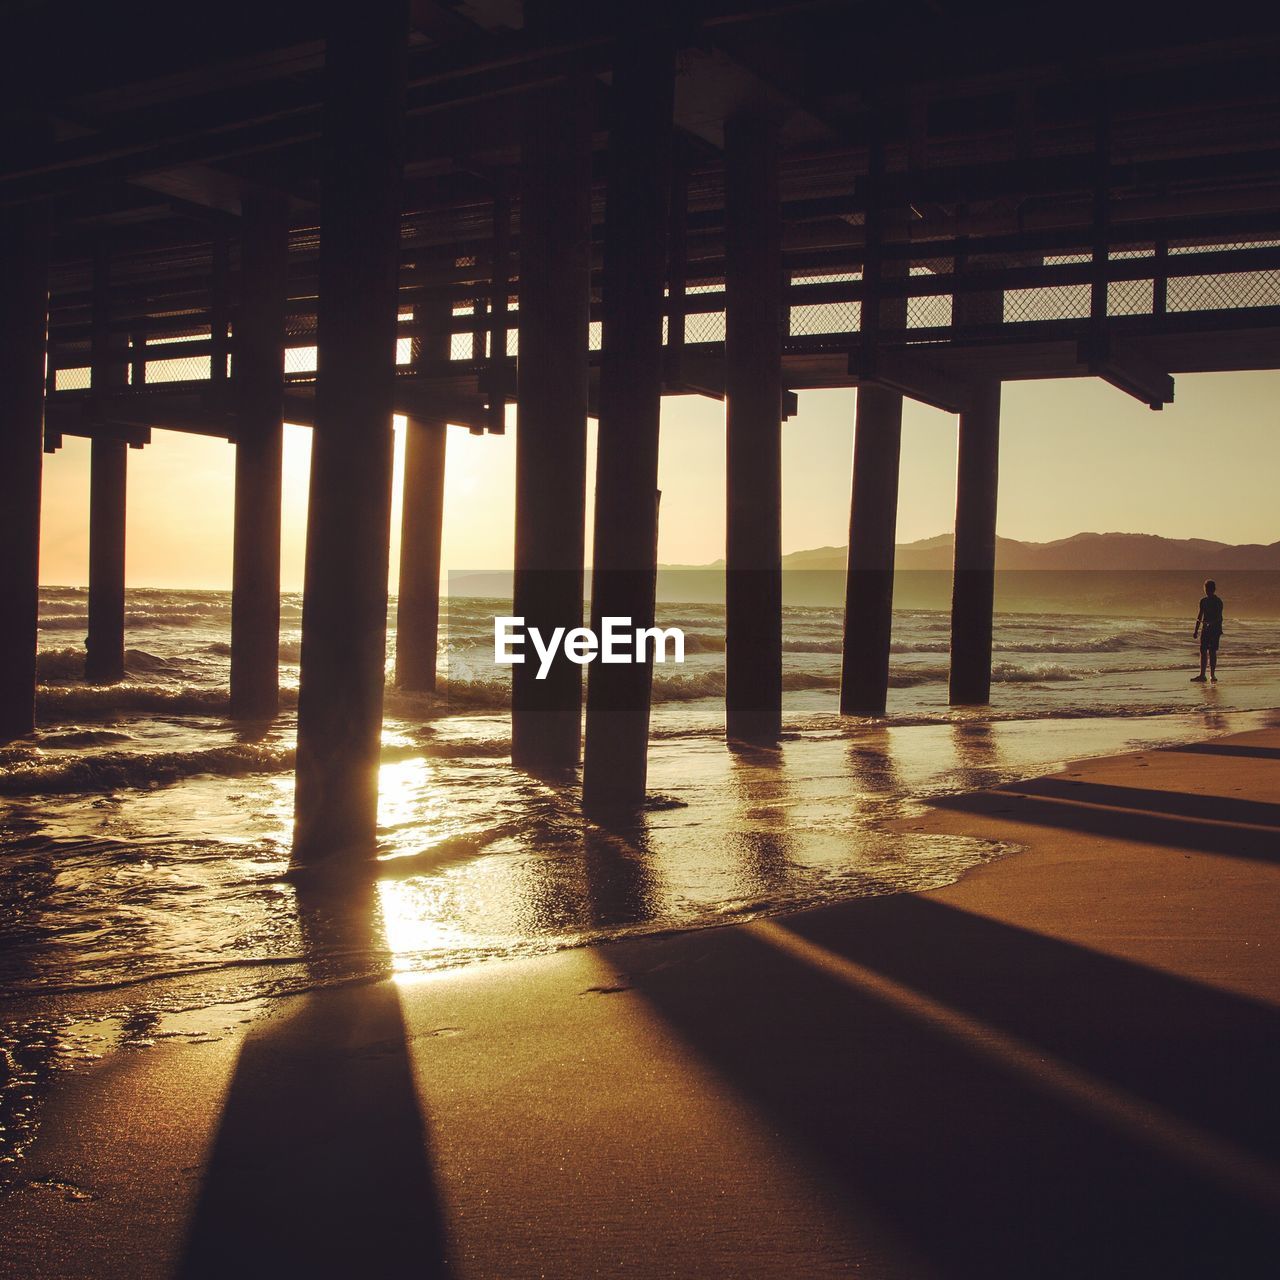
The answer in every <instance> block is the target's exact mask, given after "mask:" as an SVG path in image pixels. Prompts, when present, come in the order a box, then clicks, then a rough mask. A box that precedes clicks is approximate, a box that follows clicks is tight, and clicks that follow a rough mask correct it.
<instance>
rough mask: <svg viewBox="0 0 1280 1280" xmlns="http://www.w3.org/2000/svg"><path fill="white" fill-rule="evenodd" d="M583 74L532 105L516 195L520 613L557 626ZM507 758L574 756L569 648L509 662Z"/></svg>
mask: <svg viewBox="0 0 1280 1280" xmlns="http://www.w3.org/2000/svg"><path fill="white" fill-rule="evenodd" d="M588 90H589V86H588V85H587V84H586V83H585V82H584V81H580V80H577V79H573V80H570V81H568V82H565V83H563V84H559V85H556V86H553V87H551V88H548V89H545V90H543V91H542V92H541V93H539V94H538V95H537V96H536V97H535V98H531V99H530V101H529V105H528V108H527V112H526V129H525V136H524V165H523V175H522V189H521V198H520V316H519V325H520V350H519V358H518V361H517V376H516V381H517V388H516V396H517V400H518V405H519V407H518V411H517V413H518V417H517V431H516V538H515V582H514V603H513V609H514V614H515V616H517V617H523V618H524V619H525V622H526V624H527V625H528V626H530V627H538V628H539V629H540V630H541V631H542V633H543V634H544V635H550V634H551V633H552V631H553V630H554V629H555V628H556V627H565V628H573V627H580V626H581V625H582V564H583V555H584V541H585V522H586V471H587V384H588V356H587V340H588V327H589V323H590V304H591V185H590V184H591V134H590V128H591V114H590V111H591V109H590V101H591V100H590V97H589V92H588ZM511 673H512V681H511V758H512V761H513V762H514V763H515V764H516V765H518V766H520V767H521V768H524V769H528V770H530V771H531V772H534V773H558V772H562V771H563V770H566V769H571V768H572V767H573V766H574V765H575V764H577V762H578V751H579V745H580V741H581V736H582V668H581V667H579V666H578V665H577V664H576V663H573V662H570V661H569V660H568V659H566V658H565V657H564V656H563V654H561V655H560V656H559V657H558V658H557V660H556V661H555V662H554V663H553V665H552V667H551V670H550V671H549V672H548V674H547V678H546V679H545V680H538V679H536V678H535V677H536V675H537V665H536V663H534V662H532V661H526V662H525V663H524V664H522V665H518V666H513V667H512V668H511Z"/></svg>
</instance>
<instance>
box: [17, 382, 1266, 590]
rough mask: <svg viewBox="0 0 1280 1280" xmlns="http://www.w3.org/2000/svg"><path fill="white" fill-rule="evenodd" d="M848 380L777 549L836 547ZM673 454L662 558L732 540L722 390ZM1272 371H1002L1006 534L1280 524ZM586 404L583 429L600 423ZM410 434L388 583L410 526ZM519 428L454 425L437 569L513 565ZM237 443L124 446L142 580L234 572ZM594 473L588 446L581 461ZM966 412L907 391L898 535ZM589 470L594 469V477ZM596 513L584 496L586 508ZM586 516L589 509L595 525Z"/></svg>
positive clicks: (945, 513)
mask: <svg viewBox="0 0 1280 1280" xmlns="http://www.w3.org/2000/svg"><path fill="white" fill-rule="evenodd" d="M854 399H855V393H854V392H852V391H809V392H804V393H802V395H801V397H800V413H799V416H798V417H796V418H793V419H791V421H790V422H788V423H787V424H786V427H785V429H784V434H783V440H784V446H783V447H784V456H783V485H784V493H783V549H784V550H785V551H798V550H802V549H805V548H808V547H817V546H824V545H843V544H844V542H845V541H846V535H847V524H848V518H849V516H848V506H849V471H850V458H851V449H852V439H853V407H854ZM662 426H663V435H662V457H661V480H660V483H661V487H662V491H663V496H662V530H661V539H660V546H659V551H660V557H661V559H662V560H663V561H664V562H665V563H685V564H699V563H705V562H707V561H711V560H715V559H717V558H719V557H721V556H723V554H724V496H723V494H724V480H723V477H724V408H723V406H722V405H720V404H718V403H716V402H715V401H711V400H705V399H699V398H695V397H672V398H669V399H667V400H666V401H665V402H664V407H663V421H662ZM1277 428H1280V372H1267V373H1250V374H1201V375H1195V376H1188V375H1184V376H1182V377H1179V378H1178V379H1177V400H1176V402H1175V403H1174V404H1173V405H1171V406H1169V407H1168V408H1167V409H1165V410H1164V411H1163V412H1162V413H1152V412H1151V411H1150V410H1149V409H1147V408H1145V407H1144V406H1143V405H1140V404H1138V403H1137V402H1136V401H1135V400H1132V399H1130V398H1129V397H1128V396H1125V395H1123V394H1122V393H1121V392H1119V391H1116V390H1114V389H1113V388H1111V387H1109V386H1107V385H1106V384H1104V383H1102V382H1099V381H1097V380H1094V379H1079V380H1072V381H1062V382H1039V383H1033V382H1022V383H1007V384H1006V385H1005V390H1004V412H1003V419H1002V441H1001V476H1000V514H999V532H1000V533H1001V534H1002V535H1003V536H1005V537H1011V538H1021V539H1024V540H1028V541H1036V542H1041V541H1047V540H1050V539H1053V538H1060V537H1065V536H1067V535H1069V534H1072V533H1078V532H1080V531H1082V530H1094V531H1102V532H1106V531H1123V532H1139V533H1158V534H1164V535H1166V536H1169V537H1202V538H1215V539H1218V540H1221V541H1225V542H1274V541H1276V540H1277V539H1280V509H1278V508H1277V504H1276V500H1275V492H1276V482H1277V481H1276V478H1277V476H1280V430H1278V429H1277ZM594 431H595V427H594V422H593V423H592V428H591V434H592V437H593V438H594ZM399 440H400V433H399V432H397V478H396V490H397V492H396V505H395V509H394V510H393V513H392V542H393V545H392V587H393V589H394V585H395V571H396V560H397V555H398V543H399V460H400V459H399V455H400V448H399ZM514 445H515V441H514V436H513V433H512V432H511V431H508V434H507V435H506V436H505V437H494V436H472V435H470V434H469V433H468V432H467V431H466V430H464V429H461V428H454V429H452V430H451V431H450V433H449V444H448V450H449V458H448V476H447V488H446V498H445V541H444V569H445V570H446V571H450V570H455V571H456V570H477V569H500V568H505V567H508V566H509V565H510V563H511V540H512V521H513V517H512V501H513V498H512V495H513V491H514V462H515V447H514ZM309 455H310V432H309V431H307V430H305V429H302V428H296V427H289V428H287V429H286V432H285V496H284V550H283V563H282V577H283V585H284V588H285V589H286V590H296V589H298V588H300V587H301V586H302V563H303V543H304V537H305V529H306V487H307V467H308V460H309ZM232 462H233V454H232V449H231V446H230V445H228V444H227V443H226V442H225V441H217V440H207V439H202V438H198V437H195V436H186V435H181V434H179V433H177V432H166V431H157V432H155V433H154V436H153V443H152V444H151V445H150V446H148V447H147V448H146V449H143V450H141V451H138V450H131V451H130V454H129V525H128V562H127V578H128V582H129V584H130V585H131V586H190V587H227V586H230V582H231V515H232ZM589 466H590V467H591V474H592V475H594V457H593V458H592V459H590V460H589ZM954 473H955V420H954V419H953V418H951V417H949V416H948V415H946V414H943V413H940V412H937V411H936V410H932V409H928V408H925V407H923V406H920V405H915V404H910V403H909V404H908V408H907V412H906V416H905V424H904V432H903V458H902V488H901V497H900V504H899V513H898V539H899V541H901V542H908V541H912V540H914V539H917V538H925V537H931V536H933V535H935V534H939V533H943V532H946V531H947V530H948V529H949V528H950V525H951V522H952V515H953V507H954V500H955V498H954V494H955V474H954ZM589 488H590V486H589ZM88 514H89V444H88V441H86V440H80V439H77V438H75V437H70V436H69V437H67V443H66V445H65V446H64V448H63V449H62V450H61V451H59V452H58V453H57V454H56V455H53V456H52V457H47V458H46V459H45V482H44V519H43V545H42V554H41V579H42V581H43V582H45V583H48V584H66V585H79V584H82V583H84V582H85V581H86V580H87V575H88ZM589 521H590V512H588V522H589ZM588 528H590V524H589V523H588Z"/></svg>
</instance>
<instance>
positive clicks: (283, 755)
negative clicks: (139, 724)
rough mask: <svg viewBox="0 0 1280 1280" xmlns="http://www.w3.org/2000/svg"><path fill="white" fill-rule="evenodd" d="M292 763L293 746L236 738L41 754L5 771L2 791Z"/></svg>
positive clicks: (71, 790) (115, 785) (98, 785)
mask: <svg viewBox="0 0 1280 1280" xmlns="http://www.w3.org/2000/svg"><path fill="white" fill-rule="evenodd" d="M292 768H293V751H292V750H291V749H287V748H283V747H268V746H263V745H261V744H256V743H235V744H233V745H231V746H225V747H211V748H208V749H207V750H203V751H158V752H150V753H145V754H144V753H142V752H131V751H104V752H101V753H99V754H96V755H75V756H70V757H66V756H64V757H62V758H59V759H54V760H50V759H48V758H47V757H44V758H36V759H33V760H30V761H27V762H25V763H22V764H18V765H17V766H15V767H12V768H10V769H8V770H6V771H5V772H4V773H3V774H0V794H4V795H11V796H13V795H79V794H96V793H99V792H103V791H118V790H123V789H126V788H135V789H136V788H139V787H147V786H157V785H163V784H165V783H172V782H180V781H182V780H183V779H185V778H192V777H196V776H197V775H199V774H217V775H220V776H224V777H234V776H239V775H243V774H250V773H281V772H284V771H285V770H288V769H292Z"/></svg>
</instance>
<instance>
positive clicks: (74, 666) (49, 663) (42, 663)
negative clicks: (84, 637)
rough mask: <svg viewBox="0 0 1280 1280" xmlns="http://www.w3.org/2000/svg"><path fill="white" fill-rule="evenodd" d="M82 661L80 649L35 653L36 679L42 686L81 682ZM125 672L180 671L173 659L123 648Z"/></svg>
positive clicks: (45, 650) (82, 656) (154, 672)
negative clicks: (72, 681) (64, 682)
mask: <svg viewBox="0 0 1280 1280" xmlns="http://www.w3.org/2000/svg"><path fill="white" fill-rule="evenodd" d="M84 659H85V651H84V650H83V649H73V648H65V649H41V650H40V652H39V653H37V654H36V679H37V680H38V681H39V682H40V683H41V684H57V683H59V682H61V681H69V680H83V679H84ZM124 669H125V670H126V671H128V672H131V673H138V672H140V673H143V674H147V675H154V674H158V673H163V672H171V673H173V674H174V675H179V674H181V672H182V665H181V663H179V662H177V661H176V660H174V659H173V658H163V657H161V656H160V655H159V654H158V653H149V652H148V651H147V650H146V649H126V650H125V651H124Z"/></svg>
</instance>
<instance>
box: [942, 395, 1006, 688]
mask: <svg viewBox="0 0 1280 1280" xmlns="http://www.w3.org/2000/svg"><path fill="white" fill-rule="evenodd" d="M999 472H1000V384H999V382H983V383H981V384H979V385H978V386H977V387H976V389H975V391H974V394H973V397H972V400H971V403H970V407H969V409H968V411H967V412H965V413H962V414H961V415H960V434H959V446H958V450H957V466H956V540H955V580H954V585H953V587H952V595H951V681H950V694H951V702H952V703H953V704H955V705H980V704H982V703H986V702H989V701H990V700H991V623H992V609H993V605H994V598H995V567H996V488H997V482H998V479H999Z"/></svg>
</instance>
